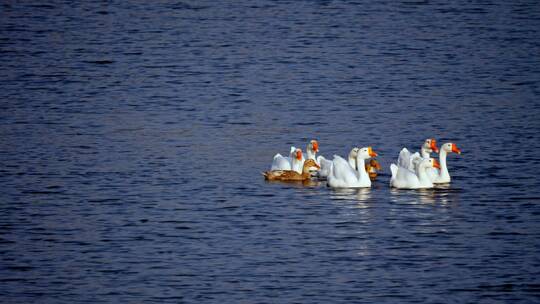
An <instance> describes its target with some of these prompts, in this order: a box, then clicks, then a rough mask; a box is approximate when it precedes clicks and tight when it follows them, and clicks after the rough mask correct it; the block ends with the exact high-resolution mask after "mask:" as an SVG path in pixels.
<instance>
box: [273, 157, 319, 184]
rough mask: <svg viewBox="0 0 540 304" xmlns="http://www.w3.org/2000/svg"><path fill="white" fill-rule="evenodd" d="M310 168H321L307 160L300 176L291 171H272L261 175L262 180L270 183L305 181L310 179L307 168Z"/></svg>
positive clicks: (311, 160)
mask: <svg viewBox="0 0 540 304" xmlns="http://www.w3.org/2000/svg"><path fill="white" fill-rule="evenodd" d="M312 167H315V168H317V169H320V168H321V167H319V165H317V163H316V162H315V161H314V160H313V159H308V160H306V161H305V162H304V165H303V167H302V173H301V174H300V173H298V172H296V171H293V170H274V171H266V172H264V173H263V175H264V179H266V180H270V181H305V180H309V179H310V177H311V175H310V172H309V168H312Z"/></svg>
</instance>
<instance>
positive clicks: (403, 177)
mask: <svg viewBox="0 0 540 304" xmlns="http://www.w3.org/2000/svg"><path fill="white" fill-rule="evenodd" d="M413 164H414V166H415V171H411V170H409V169H408V168H404V167H401V166H397V165H396V164H391V165H390V171H391V172H392V177H391V179H390V187H392V188H397V189H428V188H433V183H432V182H431V180H430V178H429V176H428V175H427V172H426V169H428V168H439V167H440V166H439V163H438V162H437V160H435V159H434V158H423V157H417V158H415V159H414V160H413Z"/></svg>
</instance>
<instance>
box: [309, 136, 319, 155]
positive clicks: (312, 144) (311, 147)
mask: <svg viewBox="0 0 540 304" xmlns="http://www.w3.org/2000/svg"><path fill="white" fill-rule="evenodd" d="M308 149H309V150H311V151H313V152H315V153H317V152H319V142H318V141H316V140H315V139H312V140H311V141H310V142H309V145H308Z"/></svg>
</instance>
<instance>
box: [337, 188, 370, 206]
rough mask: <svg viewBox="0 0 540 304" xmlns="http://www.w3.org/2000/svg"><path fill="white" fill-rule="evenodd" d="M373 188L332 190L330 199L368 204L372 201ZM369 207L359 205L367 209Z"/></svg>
mask: <svg viewBox="0 0 540 304" xmlns="http://www.w3.org/2000/svg"><path fill="white" fill-rule="evenodd" d="M371 191H372V190H371V188H358V189H346V188H343V189H331V190H330V198H331V199H333V200H353V201H358V202H360V203H361V202H366V201H368V200H370V199H371ZM366 206H367V205H364V204H359V205H358V207H366Z"/></svg>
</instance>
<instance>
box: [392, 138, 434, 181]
mask: <svg viewBox="0 0 540 304" xmlns="http://www.w3.org/2000/svg"><path fill="white" fill-rule="evenodd" d="M403 151H406V153H404V154H402V153H403ZM431 152H435V153H439V149H438V148H437V141H436V140H435V139H434V138H428V139H426V140H425V141H424V143H423V144H422V147H420V153H418V152H417V153H414V154H412V155H411V154H410V152H409V150H407V149H406V148H404V149H402V150H401V152H400V153H399V157H398V166H400V167H404V168H407V169H409V170H411V171H414V167H415V165H414V163H413V161H414V160H416V159H417V158H418V157H422V158H430V157H431V156H430V154H431ZM428 173H429V172H428Z"/></svg>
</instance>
